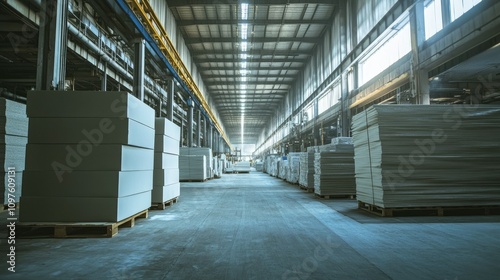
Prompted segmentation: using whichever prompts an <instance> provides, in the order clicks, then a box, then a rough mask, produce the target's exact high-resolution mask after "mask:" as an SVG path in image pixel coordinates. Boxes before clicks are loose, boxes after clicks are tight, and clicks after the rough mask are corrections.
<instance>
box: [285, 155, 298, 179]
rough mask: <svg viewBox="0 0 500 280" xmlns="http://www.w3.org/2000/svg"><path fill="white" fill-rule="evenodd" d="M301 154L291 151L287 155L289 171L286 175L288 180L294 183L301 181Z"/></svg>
mask: <svg viewBox="0 0 500 280" xmlns="http://www.w3.org/2000/svg"><path fill="white" fill-rule="evenodd" d="M300 154H301V153H289V154H288V155H287V159H288V173H287V175H286V181H287V182H289V183H292V184H297V183H299V172H300Z"/></svg>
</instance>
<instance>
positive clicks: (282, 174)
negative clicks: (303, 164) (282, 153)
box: [278, 159, 289, 180]
mask: <svg viewBox="0 0 500 280" xmlns="http://www.w3.org/2000/svg"><path fill="white" fill-rule="evenodd" d="M278 169H279V173H278V178H280V179H283V180H285V179H286V176H288V169H289V168H288V159H285V160H281V161H279V162H278Z"/></svg>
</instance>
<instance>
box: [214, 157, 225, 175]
mask: <svg viewBox="0 0 500 280" xmlns="http://www.w3.org/2000/svg"><path fill="white" fill-rule="evenodd" d="M222 163H223V162H221V160H220V159H219V158H218V157H213V158H212V168H213V174H214V177H217V178H220V177H221V176H222V165H221V164H222Z"/></svg>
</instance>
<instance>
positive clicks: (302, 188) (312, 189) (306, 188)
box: [299, 185, 314, 192]
mask: <svg viewBox="0 0 500 280" xmlns="http://www.w3.org/2000/svg"><path fill="white" fill-rule="evenodd" d="M299 188H300V189H301V190H304V191H306V192H314V188H309V187H306V186H303V185H299Z"/></svg>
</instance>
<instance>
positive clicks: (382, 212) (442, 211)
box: [358, 201, 500, 217]
mask: <svg viewBox="0 0 500 280" xmlns="http://www.w3.org/2000/svg"><path fill="white" fill-rule="evenodd" d="M358 208H359V209H362V210H365V211H367V212H369V213H372V214H375V215H378V216H381V217H395V216H462V215H500V206H463V207H401V208H382V207H379V206H376V205H372V204H369V203H365V202H362V201H358Z"/></svg>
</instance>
